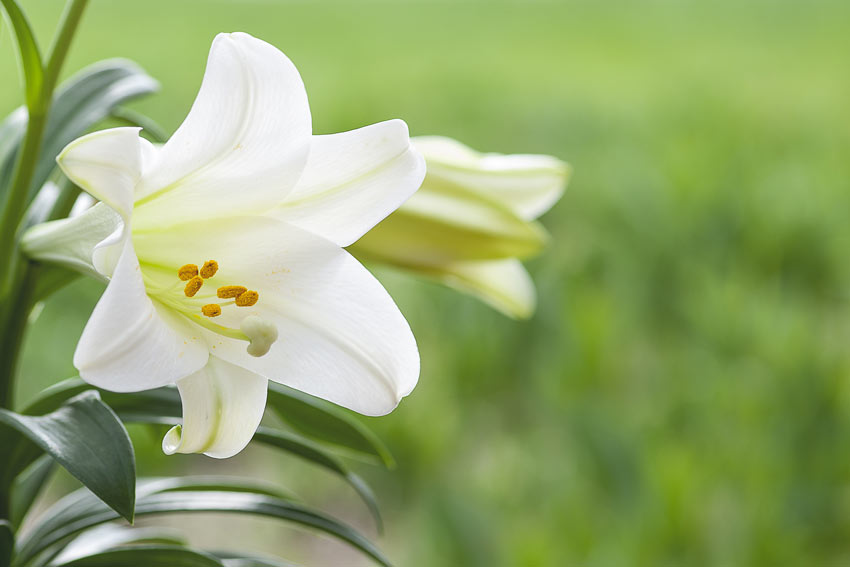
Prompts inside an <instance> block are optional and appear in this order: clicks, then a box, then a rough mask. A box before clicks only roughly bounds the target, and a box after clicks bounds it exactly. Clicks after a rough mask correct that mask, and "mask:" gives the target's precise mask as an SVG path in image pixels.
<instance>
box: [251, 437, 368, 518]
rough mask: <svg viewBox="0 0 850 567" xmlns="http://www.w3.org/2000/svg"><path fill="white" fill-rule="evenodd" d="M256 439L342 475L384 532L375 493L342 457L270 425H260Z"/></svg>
mask: <svg viewBox="0 0 850 567" xmlns="http://www.w3.org/2000/svg"><path fill="white" fill-rule="evenodd" d="M254 440H255V441H259V442H260V443H265V444H266V445H271V446H273V447H277V448H278V449H283V450H285V451H288V452H290V453H293V454H295V455H298V456H299V457H301V458H303V459H305V460H307V461H310V462H311V463H314V464H316V465H319V466H320V467H324V468H326V469H328V470H330V471H331V472H334V473H336V474H338V475H340V476H341V477H342V478H343V479H345V480H346V481H347V482H348V483H349V484H350V485H351V487H352V488H353V489H354V490H355V491H356V492H357V494H358V495H359V496H360V498H362V499H363V502H365V503H366V506H367V507H368V508H369V512H371V514H372V517H373V518H374V520H375V525H376V526H377V528H378V532H379V533H383V531H384V524H383V521H382V520H381V512H380V509H379V508H378V503H377V501H376V500H375V494H374V493H373V492H372V489H370V488H369V485H367V484H366V482H365V481H364V480H363V479H361V478H360V477H359V476H357V475H356V474H354V473H353V472H351V471H350V470H348V467H347V466H346V465H345V463H344V462H343V461H342V459H340V458H338V457H337V456H335V455H332V454H330V453H328V452H327V451H325V450H324V449H323V448H322V447H320V446H319V445H316V444H315V443H312V442H310V441H308V440H306V439H303V438H301V437H297V436H295V435H292V434H290V433H286V432H284V431H277V430H275V429H271V428H269V427H260V428H259V429H258V430H257V433H255V434H254Z"/></svg>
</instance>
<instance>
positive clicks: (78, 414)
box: [0, 391, 136, 521]
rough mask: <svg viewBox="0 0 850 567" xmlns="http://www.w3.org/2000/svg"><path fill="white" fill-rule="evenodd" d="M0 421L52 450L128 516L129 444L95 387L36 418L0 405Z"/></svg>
mask: <svg viewBox="0 0 850 567" xmlns="http://www.w3.org/2000/svg"><path fill="white" fill-rule="evenodd" d="M0 423H2V424H5V425H6V426H7V427H9V428H11V429H15V430H17V431H18V432H19V433H21V434H22V435H23V436H24V437H26V439H28V440H29V441H31V442H32V443H34V444H35V445H37V446H38V447H39V448H40V449H41V450H43V451H45V452H46V453H48V454H49V455H51V456H52V457H53V458H54V459H56V461H57V462H58V463H59V464H61V465H62V466H63V467H65V469H67V470H68V472H70V473H71V474H72V475H73V476H75V477H76V478H77V479H78V480H79V481H80V482H82V483H83V484H84V485H85V486H86V487H87V488H89V490H91V491H92V492H93V493H94V494H96V495H97V496H98V497H99V498H101V499H102V500H103V501H104V502H105V503H107V504H108V505H109V506H110V507H112V508H114V509H115V511H116V512H118V513H119V514H120V515H121V516H123V517H124V518H126V519H127V520H129V521H132V519H133V503H134V500H135V494H136V493H135V482H136V462H135V456H134V455H133V446H132V444H131V443H130V437H129V436H128V435H127V430H126V429H124V425H123V424H122V423H121V421H120V420H119V419H118V416H117V415H115V413H114V412H113V411H112V410H111V409H110V408H109V406H107V405H106V404H104V403H103V402H102V401H101V399H100V396H99V395H98V393H97V392H95V391H91V392H84V393H83V394H80V395H79V396H77V397H75V398H73V399H71V400H70V401H69V402H68V403H67V404H66V405H64V406H62V407H60V408H59V409H57V410H56V411H54V412H52V413H49V414H47V415H43V416H40V417H33V416H27V415H21V414H17V413H15V412H12V411H9V410H5V409H0ZM27 464H29V463H27Z"/></svg>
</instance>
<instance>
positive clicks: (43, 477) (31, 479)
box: [11, 455, 56, 526]
mask: <svg viewBox="0 0 850 567" xmlns="http://www.w3.org/2000/svg"><path fill="white" fill-rule="evenodd" d="M55 468H56V461H54V460H53V457H51V456H50V455H44V456H42V457H40V458H39V459H38V460H36V461H35V462H34V463H33V464H31V465H30V466H29V467H27V468H26V470H24V472H22V473H21V474H19V475H18V478H16V479H15V482H14V484H13V486H12V509H11V520H12V523H13V524H14V525H16V526H20V525H21V522H22V521H23V519H24V516H26V514H27V512H28V511H29V509H30V507H31V506H32V504H33V502H35V499H36V497H37V496H38V493H39V492H41V488H42V487H43V486H44V483H45V482H47V479H48V478H50V474H51V473H52V472H53V469H55Z"/></svg>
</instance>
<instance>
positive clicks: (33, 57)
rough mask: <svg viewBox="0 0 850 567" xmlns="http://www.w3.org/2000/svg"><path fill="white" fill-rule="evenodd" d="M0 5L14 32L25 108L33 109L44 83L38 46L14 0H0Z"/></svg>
mask: <svg viewBox="0 0 850 567" xmlns="http://www.w3.org/2000/svg"><path fill="white" fill-rule="evenodd" d="M0 3H2V4H3V7H4V8H5V9H6V16H7V17H8V18H9V23H10V24H11V25H12V29H14V30H15V39H16V42H17V45H18V56H19V58H20V62H21V68H22V70H23V72H24V81H25V84H26V85H25V88H26V101H27V106H28V107H29V108H35V107H36V106H37V105H38V103H39V95H40V91H41V84H42V82H43V81H44V66H43V65H42V63H41V54H40V53H39V51H38V44H37V43H36V41H35V35H34V34H33V33H32V28H31V27H30V25H29V22H28V21H27V18H26V16H24V12H23V11H22V10H21V7H20V6H19V5H18V3H17V2H15V0H0Z"/></svg>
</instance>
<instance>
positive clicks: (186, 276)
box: [177, 264, 198, 282]
mask: <svg viewBox="0 0 850 567" xmlns="http://www.w3.org/2000/svg"><path fill="white" fill-rule="evenodd" d="M197 275H198V266H196V265H195V264H186V265H185V266H182V267H181V268H180V269H179V270H177V277H179V278H180V279H181V280H183V281H184V282H187V281H189V280H191V279H192V278H194V277H195V276H197Z"/></svg>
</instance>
